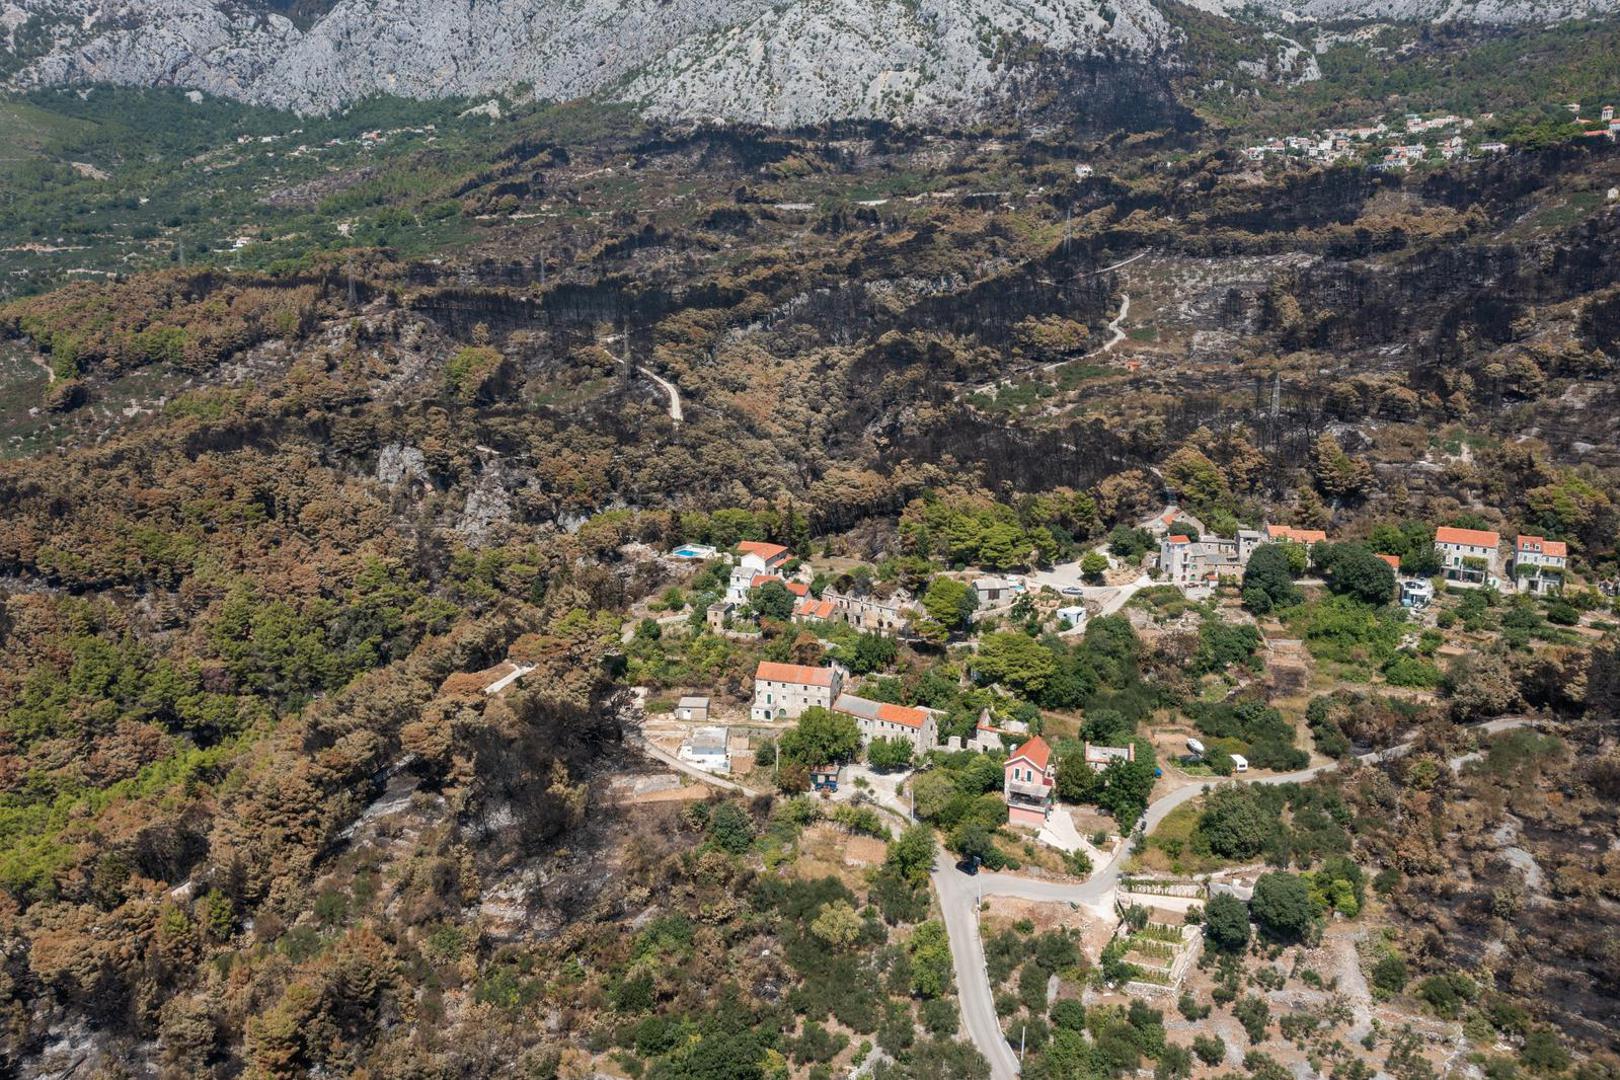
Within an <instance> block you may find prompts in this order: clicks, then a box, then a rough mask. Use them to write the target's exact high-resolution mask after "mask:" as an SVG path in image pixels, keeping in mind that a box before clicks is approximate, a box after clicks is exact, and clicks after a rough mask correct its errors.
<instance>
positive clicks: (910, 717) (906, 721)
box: [878, 702, 928, 730]
mask: <svg viewBox="0 0 1620 1080" xmlns="http://www.w3.org/2000/svg"><path fill="white" fill-rule="evenodd" d="M878 719H879V720H887V721H888V722H889V723H891V724H901V725H903V726H905V727H909V728H917V729H919V730H920V729H921V728H922V726H923V725H924V724H926V723H927V722H928V710H927V709H913V708H911V707H909V706H907V705H890V704H889V703H887V702H884V703H883V704H882V705H879V706H878Z"/></svg>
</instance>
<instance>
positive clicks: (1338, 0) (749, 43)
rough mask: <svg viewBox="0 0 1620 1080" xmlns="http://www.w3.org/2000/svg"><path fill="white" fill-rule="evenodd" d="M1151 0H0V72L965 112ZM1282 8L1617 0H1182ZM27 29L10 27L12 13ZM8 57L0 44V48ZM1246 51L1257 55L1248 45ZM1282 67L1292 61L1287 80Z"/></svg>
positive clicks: (705, 113)
mask: <svg viewBox="0 0 1620 1080" xmlns="http://www.w3.org/2000/svg"><path fill="white" fill-rule="evenodd" d="M1159 3H1160V0H787V2H780V0H777V2H773V0H578V2H573V3H565V2H563V0H336V2H335V3H332V4H331V5H330V9H329V10H325V13H324V14H322V15H321V16H320V17H319V18H318V19H316V20H315V21H314V22H313V23H312V24H310V25H309V26H308V27H307V28H306V27H301V26H299V25H298V24H296V23H294V22H293V21H292V20H290V19H288V18H286V17H285V16H283V15H281V14H278V13H277V12H276V11H274V10H273V9H272V7H271V5H269V4H268V3H266V2H265V0H259V2H258V3H257V4H255V3H253V2H251V0H0V46H3V53H0V71H5V70H8V69H11V68H17V69H19V70H17V71H16V73H15V74H14V75H13V76H12V78H11V82H12V83H13V84H14V85H19V86H27V85H42V84H43V85H53V84H80V83H90V82H106V83H115V84H120V85H133V86H181V87H187V88H196V89H200V90H205V91H208V92H210V93H214V94H220V95H224V96H227V97H233V98H238V99H241V100H244V101H249V102H253V103H256V104H261V105H269V106H274V107H277V108H286V109H294V110H298V111H300V112H325V111H329V110H332V109H335V108H339V107H342V106H344V105H346V104H348V103H350V102H352V101H355V100H357V99H359V98H363V97H365V96H368V95H372V94H394V95H399V96H402V97H414V98H436V97H445V96H453V95H466V96H479V95H488V94H491V93H498V92H505V91H510V90H513V89H514V88H518V87H525V88H527V89H529V90H530V91H531V92H532V93H533V94H535V95H536V96H538V97H540V98H544V99H553V100H564V99H573V98H579V97H586V96H591V95H602V96H604V97H607V98H611V99H614V100H620V101H628V102H631V103H634V104H637V105H639V106H640V107H641V108H642V109H643V111H644V112H646V113H648V114H650V115H654V116H659V117H671V118H695V119H719V120H722V121H743V122H753V123H765V124H776V125H795V124H804V123H814V122H819V121H824V120H829V119H837V118H848V117H863V118H864V117H880V118H885V119H895V120H902V121H923V120H936V119H949V120H964V119H973V118H975V117H977V116H979V115H981V114H982V113H983V112H984V111H985V110H986V109H988V108H990V107H992V106H994V105H996V104H998V103H1002V102H1006V101H1008V100H1009V99H1011V98H1015V97H1016V95H1017V94H1018V91H1019V80H1020V78H1021V77H1022V75H1023V73H1024V70H1023V69H1025V68H1027V67H1028V64H1027V63H1026V62H1025V58H1027V57H1028V56H1029V55H1030V54H1031V52H1032V51H1033V52H1037V53H1039V52H1045V53H1047V54H1050V55H1054V56H1061V57H1065V58H1067V59H1069V60H1073V59H1075V58H1082V57H1089V56H1099V55H1109V56H1125V57H1137V58H1158V57H1161V56H1167V55H1171V54H1172V53H1173V50H1174V47H1175V46H1176V44H1177V42H1178V40H1179V39H1178V37H1177V35H1176V34H1175V33H1174V32H1173V30H1172V29H1171V28H1170V27H1169V25H1168V23H1167V22H1166V19H1165V17H1164V15H1163V14H1162V13H1161V11H1160V7H1159ZM1198 6H1200V7H1203V8H1205V9H1210V10H1216V11H1222V12H1224V13H1227V14H1232V15H1235V16H1236V15H1241V14H1242V13H1244V12H1246V11H1251V10H1256V9H1258V10H1261V11H1269V12H1270V13H1271V14H1273V15H1278V16H1282V17H1285V18H1289V19H1299V18H1305V19H1344V18H1380V19H1391V18H1392V19H1421V20H1433V21H1440V20H1468V19H1473V20H1479V21H1487V22H1503V23H1510V22H1532V21H1547V20H1555V19H1566V18H1576V17H1584V16H1591V15H1601V14H1608V13H1614V12H1615V11H1617V10H1620V0H1258V2H1256V0H1242V2H1241V3H1239V2H1238V0H1198ZM24 26H27V27H28V28H29V32H28V33H27V34H25V35H24V34H19V33H17V32H16V31H17V28H19V27H24ZM5 53H9V54H10V55H9V56H6V55H4V54H5ZM1255 59H1256V60H1264V59H1265V58H1264V57H1256V58H1255ZM1296 77H1297V76H1296Z"/></svg>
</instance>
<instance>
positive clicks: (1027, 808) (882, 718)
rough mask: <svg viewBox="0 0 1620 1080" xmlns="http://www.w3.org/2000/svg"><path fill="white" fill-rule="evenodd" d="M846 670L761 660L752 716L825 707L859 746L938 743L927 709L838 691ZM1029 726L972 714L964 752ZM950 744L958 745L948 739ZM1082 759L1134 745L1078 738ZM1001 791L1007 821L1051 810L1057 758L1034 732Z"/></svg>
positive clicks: (1009, 766)
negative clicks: (849, 725)
mask: <svg viewBox="0 0 1620 1080" xmlns="http://www.w3.org/2000/svg"><path fill="white" fill-rule="evenodd" d="M847 678H848V673H847V672H846V671H845V670H844V669H843V668H842V667H840V666H839V665H837V664H830V665H827V666H825V667H813V666H810V665H806V664H780V663H774V662H772V661H768V660H767V661H761V662H760V664H759V667H758V668H757V669H756V670H755V672H754V703H753V707H752V709H751V710H750V716H751V717H752V718H753V719H754V720H760V721H772V720H797V719H798V718H799V717H801V716H803V715H804V713H805V711H806V710H807V709H810V708H817V707H819V708H823V709H828V710H830V711H832V712H835V713H841V714H843V715H844V716H848V717H850V718H851V719H853V720H854V721H855V724H856V727H857V728H858V729H859V730H860V733H861V745H862V746H870V745H871V743H872V740H874V739H902V740H904V741H905V742H907V743H909V744H910V745H911V748H912V750H913V751H914V752H915V753H917V754H918V755H922V754H925V753H927V752H928V751H930V750H933V749H936V748H937V747H938V746H939V724H938V720H937V717H936V715H935V713H934V712H933V710H931V709H924V708H917V707H914V706H908V705H895V704H891V703H889V702H886V701H872V700H869V699H867V698H863V697H858V696H856V695H855V694H850V693H846V692H845V691H844V689H843V686H844V681H845V680H846V679H847ZM1028 732H1029V728H1028V726H1027V725H1026V724H1023V723H1021V722H1020V721H1016V720H1004V721H1001V722H1000V723H999V724H998V723H997V722H995V721H994V720H993V719H992V718H991V715H990V712H989V710H985V711H983V712H981V713H980V714H979V722H978V725H977V727H976V728H975V731H974V734H973V737H972V738H971V739H970V740H968V741H967V743H966V745H965V749H969V750H977V751H980V752H987V751H999V750H1001V749H1002V748H1003V747H1004V746H1005V745H1006V742H1005V741H1004V737H1009V738H1011V737H1017V736H1027V735H1028ZM951 748H952V749H960V748H964V747H963V745H962V744H961V743H959V742H958V740H957V739H956V738H955V737H954V736H953V737H952V739H951ZM1082 752H1083V753H1084V755H1085V762H1086V764H1087V765H1088V766H1090V767H1091V768H1092V769H1093V770H1095V771H1097V772H1102V771H1103V770H1105V769H1107V768H1108V767H1109V766H1110V765H1112V764H1113V763H1114V762H1116V761H1135V760H1136V747H1135V746H1098V745H1094V744H1092V743H1089V742H1088V743H1086V744H1085V745H1084V748H1083V751H1082ZM1002 774H1003V775H1002V781H1003V782H1002V796H1003V798H1004V799H1005V800H1006V803H1007V822H1008V824H1010V825H1028V826H1032V827H1035V828H1040V827H1041V826H1042V825H1044V824H1045V823H1046V818H1047V815H1048V814H1050V813H1051V811H1052V805H1053V801H1054V796H1055V795H1056V791H1057V786H1056V785H1057V763H1056V761H1055V760H1054V759H1053V756H1052V750H1051V747H1050V746H1049V745H1048V744H1047V742H1046V740H1045V739H1042V738H1041V737H1040V736H1039V735H1036V736H1034V737H1033V738H1025V739H1023V741H1021V742H1019V744H1018V745H1017V746H1016V747H1015V748H1014V749H1013V751H1012V753H1011V754H1009V755H1008V757H1007V760H1006V761H1005V762H1004V763H1003V766H1002Z"/></svg>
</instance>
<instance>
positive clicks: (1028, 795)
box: [1004, 780, 1052, 806]
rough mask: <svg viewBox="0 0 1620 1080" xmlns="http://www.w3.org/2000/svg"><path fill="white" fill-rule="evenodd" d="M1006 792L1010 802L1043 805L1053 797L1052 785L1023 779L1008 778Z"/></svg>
mask: <svg viewBox="0 0 1620 1080" xmlns="http://www.w3.org/2000/svg"><path fill="white" fill-rule="evenodd" d="M1004 794H1005V795H1006V797H1007V801H1008V802H1022V803H1025V804H1028V805H1035V806H1038V805H1041V804H1043V803H1046V802H1049V801H1050V800H1051V798H1052V785H1050V784H1042V783H1039V782H1036V783H1027V782H1025V781H1022V780H1008V781H1007V782H1006V785H1005V791H1004Z"/></svg>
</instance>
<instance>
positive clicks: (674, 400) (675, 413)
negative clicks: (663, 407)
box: [636, 365, 686, 424]
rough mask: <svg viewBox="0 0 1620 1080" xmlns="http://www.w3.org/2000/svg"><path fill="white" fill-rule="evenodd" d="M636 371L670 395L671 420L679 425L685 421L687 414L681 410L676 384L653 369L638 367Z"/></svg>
mask: <svg viewBox="0 0 1620 1080" xmlns="http://www.w3.org/2000/svg"><path fill="white" fill-rule="evenodd" d="M636 370H637V371H639V372H641V373H642V374H643V375H645V376H647V378H649V379H651V380H652V381H653V382H655V383H657V384H658V385H659V386H660V387H662V388H663V391H664V393H666V394H668V395H669V418H670V419H671V420H673V421H675V422H676V423H677V424H678V423H680V422H681V421H682V420H685V419H686V412H685V410H684V409H682V408H681V392H680V391H679V390H677V389H675V384H674V383H672V382H670V381H669V380H668V379H666V378H664V377H663V376H662V375H659V374H657V373H655V372H654V371H653V369H652V368H650V367H646V366H645V365H638V366H637V368H636Z"/></svg>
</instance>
